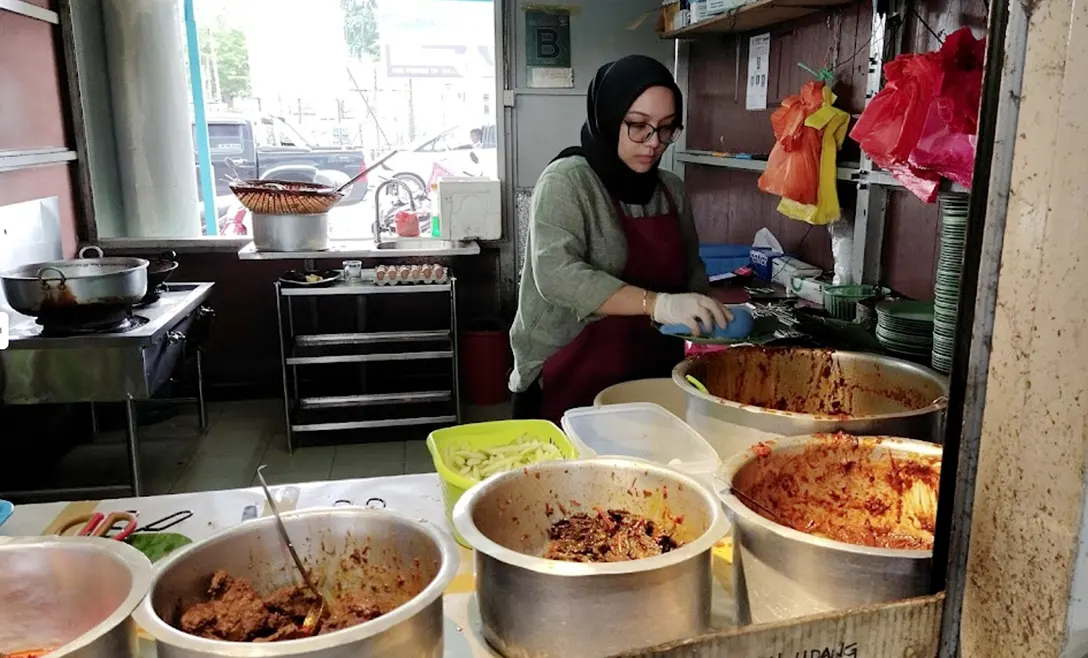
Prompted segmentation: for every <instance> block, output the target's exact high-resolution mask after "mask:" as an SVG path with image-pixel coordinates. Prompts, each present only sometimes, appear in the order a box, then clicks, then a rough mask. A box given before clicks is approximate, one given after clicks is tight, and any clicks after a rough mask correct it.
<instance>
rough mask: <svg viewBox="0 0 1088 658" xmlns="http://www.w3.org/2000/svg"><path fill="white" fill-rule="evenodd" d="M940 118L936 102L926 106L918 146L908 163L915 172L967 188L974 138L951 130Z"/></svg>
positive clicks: (972, 166) (970, 172)
mask: <svg viewBox="0 0 1088 658" xmlns="http://www.w3.org/2000/svg"><path fill="white" fill-rule="evenodd" d="M943 116H945V115H944V113H943V112H942V111H941V108H940V103H939V102H937V101H934V102H933V104H932V105H930V107H929V115H928V116H927V118H926V124H925V128H923V129H922V137H921V139H919V140H918V146H916V147H915V148H914V151H912V152H911V154H910V164H911V166H912V167H913V168H914V169H915V170H923V171H927V172H932V173H934V174H938V175H940V176H944V177H945V178H949V179H951V180H954V181H956V182H957V183H959V184H960V185H963V186H964V187H967V188H970V187H971V182H972V179H973V178H974V171H975V143H976V141H977V137H976V135H974V134H968V133H964V132H957V131H955V130H954V129H953V128H952V126H951V125H950V124H948V123H947V122H946V121H945V120H944V118H943Z"/></svg>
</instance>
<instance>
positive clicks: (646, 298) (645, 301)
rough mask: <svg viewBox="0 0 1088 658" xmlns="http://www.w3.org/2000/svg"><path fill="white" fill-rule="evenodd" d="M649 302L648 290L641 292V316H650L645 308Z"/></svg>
mask: <svg viewBox="0 0 1088 658" xmlns="http://www.w3.org/2000/svg"><path fill="white" fill-rule="evenodd" d="M649 300H650V291H649V290H643V291H642V314H643V315H650V311H649V309H648V308H647V306H648V302H649Z"/></svg>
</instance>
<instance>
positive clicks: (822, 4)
mask: <svg viewBox="0 0 1088 658" xmlns="http://www.w3.org/2000/svg"><path fill="white" fill-rule="evenodd" d="M854 2H856V0H758V1H757V2H753V3H751V4H747V5H744V6H743V7H738V8H736V9H732V10H730V11H727V12H726V13H724V14H721V15H719V16H714V17H713V18H708V19H707V20H704V21H699V22H698V23H695V24H693V25H688V26H687V27H682V28H680V29H679V30H672V31H671V32H665V33H664V34H662V35H661V38H662V39H688V38H694V37H699V36H703V35H710V34H735V33H738V32H750V31H752V30H758V29H759V28H762V27H767V26H769V25H776V24H778V23H785V22H786V21H792V20H793V19H795V18H801V17H802V16H807V15H809V14H814V13H816V12H818V11H823V10H825V9H829V8H831V7H838V6H841V5H848V4H853V3H854Z"/></svg>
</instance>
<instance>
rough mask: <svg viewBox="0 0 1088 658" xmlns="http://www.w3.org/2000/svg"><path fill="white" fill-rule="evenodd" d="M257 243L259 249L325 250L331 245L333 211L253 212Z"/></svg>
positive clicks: (254, 236)
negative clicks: (279, 213)
mask: <svg viewBox="0 0 1088 658" xmlns="http://www.w3.org/2000/svg"><path fill="white" fill-rule="evenodd" d="M253 244H254V246H255V247H257V251H325V250H327V249H328V248H329V214H328V213H327V212H323V213H318V214H316V215H266V214H263V213H253Z"/></svg>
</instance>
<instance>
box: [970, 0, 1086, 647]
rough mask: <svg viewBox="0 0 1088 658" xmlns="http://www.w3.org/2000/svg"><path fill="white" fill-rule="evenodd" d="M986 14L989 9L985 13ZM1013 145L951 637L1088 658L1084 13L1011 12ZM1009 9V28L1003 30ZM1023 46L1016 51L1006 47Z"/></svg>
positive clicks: (1082, 8)
mask: <svg viewBox="0 0 1088 658" xmlns="http://www.w3.org/2000/svg"><path fill="white" fill-rule="evenodd" d="M991 6H992V5H991ZM1010 7H1013V8H1014V9H1018V10H1019V11H1020V12H1021V14H1020V16H1021V20H1022V21H1026V26H1024V25H1023V23H1021V26H1022V27H1024V28H1025V29H1024V30H1023V32H1022V33H1023V34H1025V35H1026V38H1025V39H1024V41H1025V42H1026V43H1024V42H1022V43H1020V44H1016V43H1009V44H1007V47H1006V58H1007V62H1006V69H1008V68H1009V66H1010V65H1012V66H1014V67H1015V66H1017V65H1022V69H1021V70H1022V72H1023V83H1022V85H1021V86H1020V88H1019V89H1015V90H1010V98H1019V99H1020V107H1019V116H1018V118H1017V120H1016V124H1015V125H1013V126H1010V129H1008V130H1005V131H1001V130H999V135H998V139H999V140H1001V139H1006V140H1014V142H1015V143H1014V150H1013V156H1012V169H1011V172H1012V174H1011V183H1010V185H1009V194H1008V199H1009V201H1008V208H1007V214H1006V225H1005V230H1004V242H1003V245H1002V249H1001V269H1000V275H999V279H998V282H997V297H996V308H995V310H994V315H993V340H992V351H991V354H990V361H989V369H988V377H987V383H986V395H985V407H984V410H983V414H982V432H981V441H980V447H979V456H978V471H977V484H976V486H975V501H974V507H973V509H972V514H971V543H970V550H969V552H968V560H967V578H966V579H965V582H966V586H965V590H964V600H963V607H962V618H961V622H962V628H961V631H960V641H961V654H960V655H962V656H964V657H965V658H976V657H977V658H990V657H992V656H1025V657H1026V656H1033V657H1039V658H1059V657H1062V658H1065V657H1069V658H1079V657H1081V656H1085V655H1088V553H1086V552H1085V545H1086V542H1088V509H1086V508H1085V492H1086V488H1088V483H1086V472H1088V331H1086V327H1088V287H1086V286H1085V281H1088V231H1086V230H1085V208H1088V179H1086V178H1085V176H1084V172H1085V171H1088V122H1086V121H1085V119H1084V114H1085V107H1088V85H1085V84H1084V80H1085V71H1086V70H1088V5H1086V4H1085V3H1082V2H1077V1H1076V0H1053V1H1052V2H1044V3H1010ZM1014 15H1015V12H1012V11H1010V29H1009V31H1008V34H1010V35H1012V34H1013V33H1014V32H1015V23H1014V21H1013V18H1012V17H1013V16H1014ZM1018 51H1019V52H1018Z"/></svg>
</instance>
